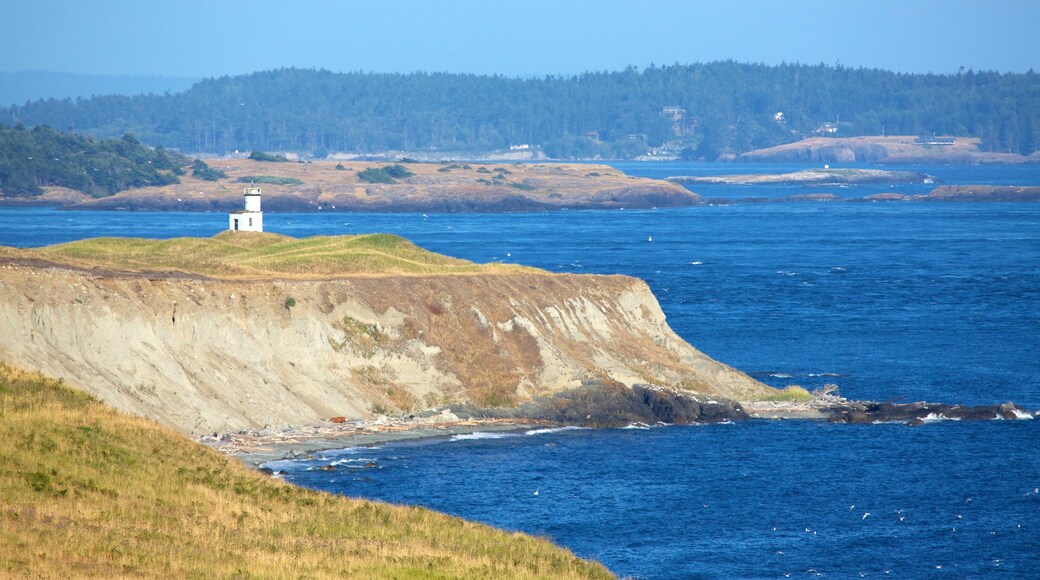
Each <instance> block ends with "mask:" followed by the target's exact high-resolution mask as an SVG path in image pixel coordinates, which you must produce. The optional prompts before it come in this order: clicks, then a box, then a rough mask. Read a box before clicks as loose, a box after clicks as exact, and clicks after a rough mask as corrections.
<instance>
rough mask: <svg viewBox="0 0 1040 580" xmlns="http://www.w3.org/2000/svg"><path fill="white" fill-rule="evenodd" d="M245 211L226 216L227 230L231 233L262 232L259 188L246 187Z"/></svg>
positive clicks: (262, 221) (262, 217) (262, 222)
mask: <svg viewBox="0 0 1040 580" xmlns="http://www.w3.org/2000/svg"><path fill="white" fill-rule="evenodd" d="M245 198H246V205H245V209H244V210H241V211H233V212H231V214H230V215H229V216H228V229H229V230H231V231H233V232H240V231H241V232H262V231H264V212H262V211H260V188H259V187H247V188H246V193H245Z"/></svg>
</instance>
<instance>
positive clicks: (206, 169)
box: [191, 159, 227, 181]
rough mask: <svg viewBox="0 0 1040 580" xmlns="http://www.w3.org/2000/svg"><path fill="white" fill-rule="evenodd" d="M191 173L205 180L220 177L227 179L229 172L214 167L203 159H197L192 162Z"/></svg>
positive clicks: (214, 179)
mask: <svg viewBox="0 0 1040 580" xmlns="http://www.w3.org/2000/svg"><path fill="white" fill-rule="evenodd" d="M191 175H192V177H196V178H198V179H201V180H203V181H216V180H218V179H225V178H226V177H227V173H224V171H222V170H220V169H214V168H212V167H210V166H209V165H207V164H206V162H205V161H203V160H201V159H196V160H195V161H192V163H191Z"/></svg>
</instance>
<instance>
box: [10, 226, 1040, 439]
mask: <svg viewBox="0 0 1040 580" xmlns="http://www.w3.org/2000/svg"><path fill="white" fill-rule="evenodd" d="M0 292H3V295H4V297H5V298H4V300H3V301H0V331H2V332H0V361H6V362H9V363H11V364H15V365H17V366H19V367H21V368H28V369H38V370H41V371H43V372H45V373H47V374H48V375H50V376H56V377H62V378H63V379H64V380H66V381H67V382H68V383H69V384H71V385H74V386H76V387H78V388H80V389H83V390H85V391H87V392H89V393H91V394H93V395H94V396H96V397H98V398H99V399H100V400H102V401H104V402H106V403H108V404H110V405H112V406H113V407H115V408H117V409H119V410H122V411H125V412H129V413H132V414H135V415H139V416H143V417H148V418H151V419H154V420H156V421H158V422H160V423H161V424H163V425H166V426H168V427H171V428H173V429H175V430H177V431H178V432H180V433H182V434H184V435H187V436H190V437H194V438H200V439H201V438H207V440H208V441H210V442H211V443H213V444H217V443H220V442H226V441H227V439H226V437H227V436H229V435H231V434H235V433H252V434H261V435H262V434H264V433H267V434H269V435H273V434H277V433H280V432H283V431H284V430H286V429H289V430H296V431H299V429H300V428H301V427H302V426H313V425H326V426H331V425H342V426H344V428H349V427H352V426H357V425H359V424H361V425H365V424H371V423H372V422H375V423H376V424H379V423H382V422H386V421H388V420H389V419H391V418H396V419H394V420H398V421H399V422H398V423H397V426H398V427H399V428H401V429H409V428H418V427H423V426H426V425H431V424H432V425H437V424H441V425H443V424H458V423H460V422H464V421H493V422H506V423H507V424H513V425H515V424H516V423H518V422H519V423H524V422H527V423H551V424H557V425H561V424H562V425H585V426H591V427H620V426H625V425H628V424H630V423H650V424H653V423H658V422H663V423H692V422H719V421H726V420H738V419H747V418H752V417H803V418H812V419H825V420H834V421H848V422H874V421H886V420H901V421H913V420H915V419H922V418H925V417H927V416H929V415H934V414H942V415H943V416H946V417H950V418H977V419H983V418H995V417H1004V418H1015V417H1017V416H1019V415H1020V414H1022V413H1025V412H1024V411H1021V410H1020V409H1018V408H1017V407H1014V406H1013V405H1011V406H1002V407H996V406H994V407H992V408H968V407H956V406H940V405H934V404H915V405H913V406H907V405H889V406H885V405H877V404H871V403H869V402H855V401H851V402H850V401H845V400H844V399H840V398H837V397H834V396H827V397H813V396H812V395H810V394H809V393H808V392H806V391H805V390H804V389H802V388H800V387H796V386H789V387H788V388H787V389H784V390H780V389H776V388H773V387H770V386H767V385H765V384H762V383H760V382H758V381H756V380H754V379H753V378H751V377H749V376H748V375H746V374H744V373H742V372H740V371H738V370H736V369H733V368H731V367H729V366H727V365H725V364H723V363H720V362H718V361H715V360H712V359H711V358H709V357H707V356H706V355H704V354H703V353H701V352H700V351H698V350H696V349H695V348H694V347H692V346H690V345H689V344H687V343H686V342H685V341H683V340H682V339H681V338H680V337H679V336H677V335H676V334H675V333H674V332H673V331H672V330H671V329H670V328H669V327H668V324H667V322H666V321H665V317H664V314H663V312H662V311H661V308H660V306H659V304H658V302H657V300H656V299H655V298H654V296H653V294H652V293H651V292H650V290H649V288H648V287H647V285H646V284H645V283H644V282H642V281H641V280H637V279H633V278H629V277H625V276H599V275H572V274H550V273H548V272H544V271H540V270H536V269H533V268H527V267H522V266H515V265H507V264H499V263H492V264H474V263H472V262H467V261H465V260H458V259H454V258H449V257H446V256H440V255H437V254H433V253H431V252H427V251H425V250H423V249H421V248H418V247H416V246H415V245H413V244H411V243H410V242H408V241H407V240H404V239H402V238H399V237H396V236H390V235H363V236H334V237H325V236H318V237H311V238H303V239H295V238H290V237H286V236H281V235H277V234H271V233H259V232H243V231H239V232H224V233H222V234H219V235H217V236H215V237H214V238H209V239H199V238H177V239H170V240H144V239H129V238H99V239H89V240H82V241H78V242H73V243H68V244H62V245H57V246H48V247H43V248H36V249H30V250H26V249H15V248H4V247H0ZM359 422H360V423H359ZM319 431H320V430H319ZM322 433H325V431H320V432H319V438H320V435H321V434H322ZM268 442H270V441H268Z"/></svg>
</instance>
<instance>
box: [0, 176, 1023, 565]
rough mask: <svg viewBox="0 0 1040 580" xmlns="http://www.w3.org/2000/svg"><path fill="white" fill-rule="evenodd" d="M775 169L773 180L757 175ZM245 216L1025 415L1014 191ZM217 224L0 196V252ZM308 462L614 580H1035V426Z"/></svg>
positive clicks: (861, 393)
mask: <svg viewBox="0 0 1040 580" xmlns="http://www.w3.org/2000/svg"><path fill="white" fill-rule="evenodd" d="M624 169H625V170H626V171H630V172H631V173H633V174H636V173H639V172H643V173H640V174H654V176H661V175H657V173H666V174H680V173H683V172H687V171H688V170H690V169H691V168H683V167H681V166H677V165H670V164H638V165H635V164H633V166H632V167H629V166H628V165H624ZM692 169H693V170H700V171H708V170H711V171H716V169H717V172H726V173H744V172H748V171H745V170H744V169H743V168H741V167H740V166H722V167H717V166H712V167H707V168H705V167H703V166H697V167H694V168H692ZM788 169H797V168H789V167H782V168H777V172H779V171H780V170H788ZM897 169H913V168H901V167H900V168H897ZM944 171H945V172H946V173H943V172H944ZM655 172H656V173H655ZM926 172H928V173H932V174H935V175H937V176H938V177H940V178H941V179H943V180H944V181H946V182H947V183H953V184H956V183H1009V182H1010V183H1011V184H1037V183H1040V168H1038V167H1016V168H1001V167H977V168H965V167H952V168H942V167H936V168H927V169H926ZM698 190H699V188H698ZM702 193H704V194H705V195H709V194H710V192H703V191H702ZM864 193H865V194H867V195H869V194H870V193H874V192H873V191H869V192H868V191H866V190H865V191H864ZM711 195H712V196H714V195H715V194H711ZM856 195H857V196H859V193H857V194H856ZM768 196H769V195H767V197H768ZM776 196H777V197H779V196H780V195H779V194H776ZM265 224H266V226H267V228H268V229H269V230H270V231H275V232H279V233H285V234H289V235H294V236H305V235H315V234H346V233H366V232H390V233H397V234H400V235H403V236H405V237H408V238H409V239H411V240H413V241H414V242H416V243H417V244H419V245H421V246H424V247H426V248H428V249H430V250H433V251H437V252H441V253H445V254H449V255H453V256H457V257H461V258H466V259H471V260H474V261H479V262H486V261H492V260H501V261H508V262H518V263H522V264H526V265H531V266H537V267H540V268H544V269H546V270H549V271H554V272H576V273H603V274H613V273H621V274H628V275H633V276H638V277H640V278H643V279H645V280H646V281H647V282H648V284H649V285H650V287H651V289H652V290H653V291H654V294H655V295H656V296H657V297H658V299H659V301H660V302H661V306H662V308H663V310H664V312H665V314H666V315H667V316H668V321H669V324H670V325H671V326H672V328H673V329H674V330H675V331H676V332H677V333H679V334H680V335H681V336H682V337H683V338H684V339H686V340H687V341H689V342H690V343H691V344H693V345H694V346H696V347H698V348H699V349H701V350H702V351H704V352H705V353H707V354H708V355H710V356H712V357H715V358H717V359H719V360H721V361H723V362H726V363H728V364H730V365H733V366H735V367H737V368H739V369H741V370H744V371H747V372H750V373H752V374H753V375H754V376H755V377H756V378H758V379H759V380H762V381H763V382H766V383H768V384H771V385H774V386H785V385H788V384H800V385H802V386H805V387H807V388H810V389H811V388H815V387H819V386H822V385H823V384H826V383H835V384H837V385H838V386H839V387H840V388H841V394H842V395H844V396H846V397H849V398H856V399H874V400H890V399H894V400H901V401H915V400H929V401H938V402H949V403H964V404H992V403H999V402H1003V401H1014V402H1016V403H1018V404H1019V405H1021V406H1023V407H1025V408H1028V409H1031V410H1034V411H1035V410H1038V409H1040V354H1038V353H1040V204H1035V203H1034V204H1026V203H1019V204H1016V203H974V204H964V203H942V204H907V203H837V204H836V203H791V204H765V205H733V206H720V207H696V208H686V209H678V210H645V211H609V212H596V211H564V212H557V213H547V214H523V215H501V214H489V215H436V214H431V215H428V216H424V215H422V214H404V215H388V214H268V215H265ZM225 226H226V215H225V214H187V213H157V214H136V213H133V214H132V213H118V212H60V211H56V210H50V209H13V208H11V209H8V208H0V244H6V245H19V246H33V245H41V244H46V243H56V242H61V241H68V240H72V239H79V238H82V237H88V236H97V235H122V236H144V237H158V238H164V237H174V236H182V235H202V236H209V235H213V234H215V233H217V232H219V231H220V230H221V229H222V228H223V227H225ZM329 457H330V459H329V460H328V461H327V463H331V462H333V461H338V460H342V459H346V460H347V461H344V462H343V463H340V464H338V465H337V466H336V471H332V472H327V471H319V470H310V471H308V468H310V467H314V466H316V465H318V463H308V462H303V463H296V464H290V465H284V466H281V467H280V469H285V470H286V471H287V472H288V474H287V475H286V479H287V480H289V481H293V482H295V483H299V484H301V485H307V486H312V487H317V488H320V489H326V490H329V491H333V492H338V493H345V494H349V495H357V496H362V497H371V498H378V499H385V500H389V501H395V502H406V503H415V504H420V505H427V506H430V507H433V508H435V509H438V510H442V511H446V512H448V513H452V514H456V515H460V516H463V517H466V518H467V519H472V520H476V521H481V522H484V523H488V524H491V525H495V526H500V527H505V528H509V529H515V530H522V531H525V532H530V533H534V534H540V535H544V536H547V537H549V538H551V539H552V540H554V541H555V542H558V543H560V544H562V545H564V546H567V547H569V548H571V549H573V550H574V551H575V552H576V553H578V554H579V555H581V556H585V557H590V558H595V559H598V560H600V561H602V562H604V563H605V564H606V565H607V566H608V567H610V569H611V570H613V571H614V572H616V573H618V574H620V575H632V576H636V577H645V578H691V577H764V578H775V577H784V575H785V574H791V575H792V576H796V577H797V576H810V577H811V576H815V575H817V574H822V575H824V576H826V577H849V576H853V577H858V576H859V574H860V573H864V574H866V575H867V576H872V577H884V576H889V577H921V576H931V575H945V576H951V577H958V578H959V577H974V576H980V575H990V574H993V575H1000V576H1002V577H1009V578H1036V577H1040V557H1038V555H1040V523H1038V522H1040V492H1037V490H1038V489H1040V420H1032V421H992V422H982V423H970V422H951V421H945V422H937V423H932V424H928V425H925V426H923V427H917V428H911V427H906V426H903V425H874V426H849V425H828V424H821V423H812V422H804V421H791V422H768V421H753V422H747V423H739V424H735V425H716V426H704V427H664V428H651V429H627V430H610V431H584V430H583V431H562V432H548V433H541V434H536V435H525V434H516V435H508V436H495V437H482V438H468V439H461V440H450V439H440V440H436V441H433V440H426V441H412V442H401V443H391V444H385V445H382V446H379V447H377V448H374V449H371V448H365V449H362V450H357V449H352V450H349V451H345V452H343V453H342V454H330V455H329ZM359 458H364V459H365V460H366V461H364V462H361V461H350V460H351V459H359ZM370 463H371V465H369V464H370ZM366 465H367V467H366ZM535 491H537V492H538V494H537V495H535V494H534V492H535ZM969 500H970V501H969ZM705 506H706V507H705ZM853 506H854V507H853ZM868 514H869V515H868ZM958 516H960V517H958ZM900 518H903V519H902V520H900ZM1019 526H1021V527H1019ZM774 527H775V528H776V530H774V529H773V528H774ZM886 571H887V572H888V574H886Z"/></svg>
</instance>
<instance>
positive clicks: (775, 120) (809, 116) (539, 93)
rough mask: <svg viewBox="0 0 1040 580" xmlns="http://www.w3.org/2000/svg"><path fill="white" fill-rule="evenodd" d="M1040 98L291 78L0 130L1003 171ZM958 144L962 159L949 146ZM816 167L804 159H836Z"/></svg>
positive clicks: (236, 144) (818, 77)
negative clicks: (872, 140)
mask: <svg viewBox="0 0 1040 580" xmlns="http://www.w3.org/2000/svg"><path fill="white" fill-rule="evenodd" d="M1037 87H1038V77H1037V75H1036V74H1033V73H1032V72H1030V73H1024V74H1018V73H996V72H992V71H981V72H976V71H971V70H968V71H962V72H960V73H958V74H953V75H935V74H901V73H896V72H892V71H885V70H878V69H862V68H859V69H852V68H847V67H843V66H840V65H837V66H828V65H824V64H819V65H805V64H781V65H777V66H768V65H763V64H749V63H738V62H733V61H726V62H710V63H695V64H675V65H669V66H649V67H646V68H643V69H638V68H635V67H629V68H627V69H625V70H621V71H590V72H585V73H582V74H580V75H573V76H548V77H544V78H509V77H504V76H487V75H471V74H451V73H428V72H421V71H420V72H414V73H410V74H383V73H362V72H353V73H334V72H330V71H322V70H305V69H294V68H283V69H278V70H269V71H259V72H254V73H251V74H244V75H236V76H224V77H221V78H208V79H203V80H201V81H199V82H197V83H195V84H194V85H192V86H191V87H190V88H188V89H186V90H184V91H181V92H174V93H168V94H161V95H160V94H150V95H137V96H120V95H103V94H98V96H95V97H91V98H83V99H76V100H72V99H60V95H54V97H56V98H51V99H38V100H35V101H32V102H27V103H21V104H17V105H12V106H8V107H0V123H3V124H6V125H9V126H16V125H18V124H22V125H24V126H26V127H29V128H32V127H36V126H39V125H50V126H52V127H61V128H66V127H75V128H76V131H78V132H81V133H83V134H87V135H91V136H94V137H96V138H118V137H119V136H121V135H122V134H123V133H126V132H131V133H133V134H134V135H136V136H137V138H138V139H140V140H141V141H142V142H144V143H147V144H149V145H151V146H160V145H162V146H165V147H167V148H169V149H174V150H177V151H181V152H183V153H185V154H188V155H193V156H197V155H219V156H226V155H233V154H234V153H235V152H236V151H243V152H248V151H254V150H263V151H285V152H292V153H295V154H298V155H300V156H301V157H304V158H313V159H324V158H326V157H327V156H328V155H329V154H352V155H364V156H381V157H384V158H387V159H390V158H392V157H393V156H394V155H400V154H404V155H407V156H411V157H415V158H419V156H420V155H421V156H428V158H429V159H434V160H440V159H444V158H449V157H455V158H472V157H474V156H484V155H487V154H489V152H493V154H495V155H516V156H529V157H530V158H531V159H532V160H535V159H539V158H549V159H559V160H577V159H684V160H704V161H716V160H728V159H740V158H741V157H742V156H748V157H746V158H747V159H749V160H750V159H758V160H766V159H773V158H774V155H778V154H779V153H776V152H774V153H769V154H768V155H759V154H757V153H755V154H752V152H757V151H760V150H763V149H770V148H773V147H778V146H784V145H787V144H793V143H797V142H801V141H803V140H804V139H807V138H808V139H819V140H820V143H821V145H820V146H819V147H818V149H826V150H830V149H833V150H834V154H833V156H834V159H833V161H834V162H838V161H843V162H844V161H849V160H851V158H850V157H849V155H850V153H849V152H850V151H851V154H852V155H854V156H855V159H856V160H857V161H860V160H867V161H870V162H876V161H878V160H880V159H881V158H886V159H890V160H894V159H898V158H900V157H901V155H902V153H900V152H898V151H894V150H893V148H894V147H895V143H892V142H891V139H892V138H888V137H881V139H884V140H886V141H885V143H882V144H881V145H880V148H881V149H885V150H886V151H888V152H887V153H886V152H884V151H881V150H880V149H877V150H875V149H873V148H872V146H863V147H860V146H858V145H851V146H837V147H832V146H830V145H822V144H823V143H826V142H827V141H828V140H830V141H832V145H833V140H836V139H838V140H845V139H853V140H855V139H859V138H861V137H864V136H872V135H875V136H885V135H910V136H912V137H911V140H914V139H921V140H922V142H923V143H924V144H925V145H926V146H930V147H932V148H933V149H935V150H937V151H938V150H944V151H953V150H956V149H959V148H960V147H961V143H960V141H961V140H962V139H963V140H968V141H971V142H972V143H973V147H974V148H975V149H976V150H977V152H978V153H982V154H987V155H988V154H992V155H991V156H990V157H989V159H992V160H997V159H1002V160H1004V161H1001V162H1007V161H1010V160H1012V159H1014V158H1015V157H1028V156H1030V155H1032V154H1033V153H1035V152H1036V151H1037V149H1038V148H1040V142H1038V141H1037V139H1036V136H1035V130H1034V129H1035V127H1038V126H1040V102H1038V100H1037V98H1036V94H1037ZM0 104H6V103H0ZM116 120H118V121H116ZM949 138H953V139H955V140H956V143H954V144H952V146H948V145H947V144H946V143H945V142H944V141H943V140H944V139H949ZM894 139H900V140H902V139H905V138H903V137H898V138H894ZM853 142H854V141H853ZM790 154H792V153H783V155H790ZM793 155H796V156H798V155H803V154H802V153H798V154H793ZM805 155H808V156H809V157H808V158H802V157H799V158H800V159H803V160H806V161H809V160H813V161H816V160H817V159H812V156H813V155H820V156H823V157H828V156H831V155H832V154H831V153H826V152H824V151H822V150H821V151H820V152H818V153H811V152H810V153H805ZM943 155H945V156H946V158H948V159H950V161H948V162H951V163H962V162H964V163H970V162H975V161H972V160H970V159H971V158H964V159H965V160H963V161H961V160H959V159H961V157H959V156H958V155H959V153H958V155H953V154H949V155H948V154H943ZM1013 156H1014V157H1013ZM931 158H932V157H931V156H929V159H931ZM887 162H894V161H886V163H887ZM983 162H993V161H983Z"/></svg>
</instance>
